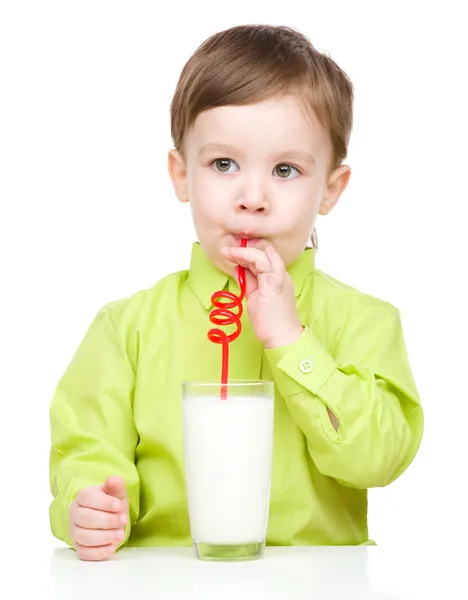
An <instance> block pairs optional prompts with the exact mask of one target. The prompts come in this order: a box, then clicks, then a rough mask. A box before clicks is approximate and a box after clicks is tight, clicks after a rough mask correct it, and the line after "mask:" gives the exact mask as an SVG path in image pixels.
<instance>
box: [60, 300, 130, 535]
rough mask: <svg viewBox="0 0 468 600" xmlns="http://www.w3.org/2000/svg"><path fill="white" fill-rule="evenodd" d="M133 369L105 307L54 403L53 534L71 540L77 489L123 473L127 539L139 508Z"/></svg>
mask: <svg viewBox="0 0 468 600" xmlns="http://www.w3.org/2000/svg"><path fill="white" fill-rule="evenodd" d="M133 391H134V372H133V369H132V367H131V365H130V363H129V361H128V358H127V354H126V352H125V348H124V347H123V345H122V343H121V341H120V339H119V337H118V335H117V332H116V330H115V328H114V326H113V324H112V322H111V317H110V314H109V312H108V310H107V309H105V308H104V309H102V310H101V311H100V312H99V313H98V315H97V316H96V318H95V319H94V321H93V323H92V324H91V326H90V328H89V329H88V331H87V333H86V335H85V337H84V339H83V341H82V343H81V344H80V346H79V348H78V350H77V352H76V354H75V356H74V357H73V359H72V361H71V363H70V365H69V366H68V368H67V370H66V372H65V374H64V375H63V377H62V379H61V380H60V382H59V384H58V386H57V388H56V390H55V394H54V397H53V399H52V403H51V407H50V428H51V451H50V488H51V492H52V495H53V496H54V500H53V502H52V504H51V506H50V525H51V529H52V532H53V534H54V535H55V536H56V537H57V538H58V539H60V540H63V541H64V542H66V543H67V544H69V545H70V546H72V541H71V538H70V532H69V523H68V519H69V508H70V504H71V502H72V501H73V499H74V497H75V496H76V494H77V493H78V491H79V490H80V489H82V488H85V487H88V486H95V485H100V484H102V483H104V482H105V481H106V479H107V478H108V477H109V476H111V475H119V476H121V477H123V479H124V481H125V484H126V487H127V493H128V498H129V505H130V509H129V519H128V523H127V526H126V530H125V534H126V535H125V538H124V540H123V541H122V543H121V544H120V545H122V544H124V543H125V542H126V541H127V539H128V536H129V534H130V529H131V525H132V524H133V523H135V522H136V520H137V518H138V512H139V479H138V472H137V469H136V466H135V448H136V446H137V443H138V433H137V431H136V429H135V425H134V418H133Z"/></svg>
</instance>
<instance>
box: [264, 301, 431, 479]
mask: <svg viewBox="0 0 468 600" xmlns="http://www.w3.org/2000/svg"><path fill="white" fill-rule="evenodd" d="M265 353H266V356H267V359H268V362H269V365H270V368H271V369H272V373H273V379H274V381H275V383H276V385H277V388H278V390H279V392H280V393H281V395H282V396H283V397H284V399H285V402H286V403H287V406H288V408H289V411H290V414H291V415H292V417H293V419H294V420H295V422H296V423H297V425H298V426H299V427H300V429H301V430H302V432H303V433H304V435H305V437H306V439H307V446H308V450H309V452H310V455H311V457H312V459H313V460H314V462H315V464H316V466H317V468H318V469H319V471H320V472H321V473H322V474H323V475H327V476H329V477H333V478H334V479H336V480H338V481H339V482H340V483H341V484H343V485H346V486H349V487H354V488H361V489H365V488H371V487H377V486H385V485H387V484H389V483H390V482H392V481H393V480H395V479H396V478H397V477H399V476H400V475H401V474H402V473H403V472H404V471H405V469H406V468H407V467H408V466H409V465H410V463H411V462H412V461H413V459H414V457H415V455H416V452H417V450H418V448H419V445H420V443H421V439H422V433H423V412H422V408H421V403H420V399H419V395H418V391H417V389H416V386H415V383H414V380H413V376H412V373H411V369H410V366H409V363H408V357H407V352H406V347H405V341H404V336H403V330H402V325H401V319H400V314H399V312H398V310H397V309H396V308H395V307H393V306H392V305H389V304H385V305H371V306H369V307H367V308H366V309H364V310H363V311H362V312H360V313H359V314H358V316H357V317H356V318H354V319H353V320H352V321H351V322H349V323H348V324H347V327H346V328H345V329H344V331H343V333H342V334H341V337H340V338H339V339H338V341H337V343H336V344H335V348H334V350H333V351H332V353H329V352H328V351H327V350H326V349H325V348H324V346H323V345H322V344H321V343H320V342H319V340H318V339H317V338H316V336H315V335H314V333H313V331H312V330H311V329H310V328H308V327H306V328H305V329H304V331H303V333H302V335H301V337H300V338H299V339H298V340H297V341H296V342H294V343H293V344H291V345H289V346H284V347H280V348H274V349H269V350H265ZM327 407H328V408H329V409H330V410H331V412H333V413H334V415H335V416H336V418H337V420H338V430H337V431H336V430H335V428H334V427H333V425H332V424H331V422H330V417H329V415H328V411H327Z"/></svg>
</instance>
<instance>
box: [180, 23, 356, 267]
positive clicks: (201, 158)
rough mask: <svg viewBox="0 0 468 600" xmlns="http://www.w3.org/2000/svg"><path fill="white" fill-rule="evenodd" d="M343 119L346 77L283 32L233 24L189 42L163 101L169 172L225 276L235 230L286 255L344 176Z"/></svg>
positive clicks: (347, 130) (349, 99)
mask: <svg viewBox="0 0 468 600" xmlns="http://www.w3.org/2000/svg"><path fill="white" fill-rule="evenodd" d="M352 119H353V88H352V84H351V82H350V80H349V79H348V77H347V76H346V74H345V73H344V72H343V71H342V70H341V69H340V68H339V67H338V66H337V65H336V63H335V62H334V61H332V60H331V59H330V58H329V57H327V56H326V55H324V54H321V53H319V52H318V51H317V50H315V48H313V46H312V44H311V43H310V41H309V40H308V39H307V38H306V37H305V36H303V35H302V34H300V33H298V32H297V31H295V30H293V29H290V28H287V27H276V26H266V25H264V26H263V25H246V26H237V27H233V28H231V29H228V30H226V31H222V32H220V33H217V34H215V35H213V36H212V37H210V38H209V39H208V40H206V41H205V42H204V43H203V44H202V45H201V46H200V47H199V48H198V49H197V51H196V52H195V53H194V54H193V55H192V57H191V58H190V59H189V61H188V62H187V64H186V65H185V67H184V68H183V70H182V73H181V75H180V78H179V82H178V85H177V89H176V91H175V94H174V98H173V101H172V104H171V131H172V137H173V142H174V146H175V148H174V149H173V150H171V151H170V152H169V172H170V175H171V178H172V181H173V184H174V189H175V192H176V194H177V196H178V198H179V200H180V201H182V202H187V201H190V203H191V207H192V214H193V219H194V225H195V229H196V232H197V235H198V238H199V241H200V244H201V245H202V247H203V248H204V250H205V252H206V253H207V255H208V256H209V258H210V259H211V261H212V262H213V263H214V264H215V265H216V266H218V267H219V268H220V269H221V270H223V271H226V272H228V273H232V270H233V267H232V265H231V264H230V263H227V262H226V260H225V259H224V258H223V256H222V255H221V254H220V252H219V249H220V247H222V246H226V245H228V246H229V245H233V244H235V245H239V243H240V238H241V237H242V236H247V237H251V238H257V239H256V240H252V242H251V243H250V245H253V244H255V245H257V246H258V247H260V248H265V247H266V246H267V245H268V244H272V245H273V246H274V247H275V248H276V250H277V251H278V252H279V254H280V255H281V256H282V258H283V260H284V262H285V264H286V266H288V265H289V264H291V263H292V262H293V261H294V260H296V258H297V257H298V256H299V255H300V254H301V252H302V251H303V249H304V248H305V247H306V246H307V244H308V241H309V240H310V237H311V235H312V233H313V232H314V226H315V220H316V217H317V214H318V213H320V214H327V213H328V212H330V210H331V209H332V208H333V207H334V206H335V204H336V202H337V201H338V199H339V197H340V195H341V193H342V192H343V190H344V189H345V187H346V185H347V183H348V180H349V177H350V169H349V167H347V166H345V165H342V161H343V159H344V158H345V157H346V155H347V147H348V142H349V138H350V134H351V129H352Z"/></svg>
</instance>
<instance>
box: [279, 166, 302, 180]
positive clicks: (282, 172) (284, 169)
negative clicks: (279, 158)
mask: <svg viewBox="0 0 468 600" xmlns="http://www.w3.org/2000/svg"><path fill="white" fill-rule="evenodd" d="M293 171H295V172H296V173H297V175H299V174H300V173H299V171H298V169H296V167H293V166H292V165H287V164H285V163H284V164H280V165H276V167H275V168H274V173H275V174H276V175H278V177H281V179H294V177H290V175H291V174H292V172H293Z"/></svg>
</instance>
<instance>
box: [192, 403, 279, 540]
mask: <svg viewBox="0 0 468 600" xmlns="http://www.w3.org/2000/svg"><path fill="white" fill-rule="evenodd" d="M183 414H184V451H185V472H186V485H187V496H188V504H189V514H190V528H191V533H192V539H193V540H194V541H195V542H205V543H209V544H243V543H248V542H259V541H263V540H264V539H265V535H266V529H267V521H268V509H269V499H270V480H271V463H272V453H273V420H274V418H273V415H274V402H273V399H272V398H258V397H255V398H242V397H229V396H228V398H227V399H226V400H221V399H219V398H213V397H211V398H188V399H184V400H183Z"/></svg>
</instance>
